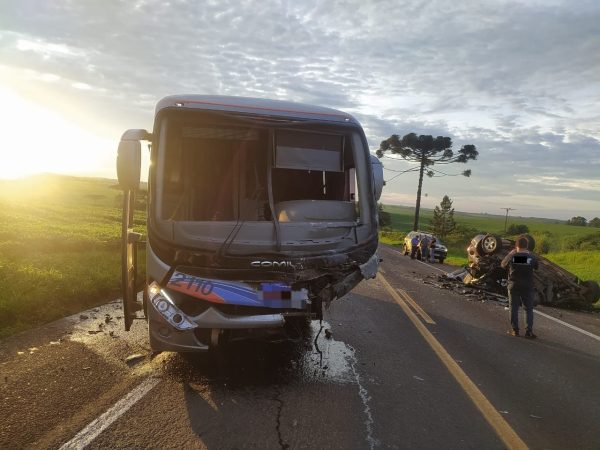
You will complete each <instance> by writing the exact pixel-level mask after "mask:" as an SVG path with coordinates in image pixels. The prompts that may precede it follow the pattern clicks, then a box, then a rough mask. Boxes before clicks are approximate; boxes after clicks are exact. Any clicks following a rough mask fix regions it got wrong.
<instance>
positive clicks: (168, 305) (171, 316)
mask: <svg viewBox="0 0 600 450" xmlns="http://www.w3.org/2000/svg"><path fill="white" fill-rule="evenodd" d="M148 298H149V299H150V303H152V306H154V309H155V310H156V311H157V312H158V313H159V314H160V315H161V316H162V317H163V318H164V319H165V320H166V321H167V322H169V324H170V325H171V326H173V327H174V328H176V329H177V330H181V331H185V330H192V329H194V328H197V327H198V325H196V324H195V323H194V322H192V320H191V319H190V318H189V317H188V316H186V315H185V313H184V312H183V311H181V310H180V309H179V308H178V307H177V306H175V302H173V300H171V298H170V297H169V294H167V293H166V292H165V291H163V290H162V289H161V287H160V286H159V285H158V283H157V282H156V281H154V282H153V283H152V284H150V286H148Z"/></svg>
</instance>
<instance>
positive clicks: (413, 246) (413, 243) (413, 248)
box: [410, 234, 421, 259]
mask: <svg viewBox="0 0 600 450" xmlns="http://www.w3.org/2000/svg"><path fill="white" fill-rule="evenodd" d="M420 240H421V239H420V237H419V235H418V234H415V235H414V236H413V238H412V239H411V240H410V259H415V255H416V253H417V250H418V249H419V241H420Z"/></svg>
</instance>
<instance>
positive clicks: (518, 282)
mask: <svg viewBox="0 0 600 450" xmlns="http://www.w3.org/2000/svg"><path fill="white" fill-rule="evenodd" d="M527 244H528V242H527V238H525V237H524V236H521V237H519V238H518V239H517V242H516V246H515V249H514V250H512V251H511V252H510V253H509V254H508V255H506V257H505V258H504V259H503V260H502V263H501V266H502V267H503V268H505V269H506V268H507V269H508V302H509V304H510V325H511V327H512V329H510V330H508V334H510V335H511V336H518V335H519V306H521V303H522V304H523V306H524V307H525V311H526V313H527V330H526V331H525V337H526V338H530V339H535V338H536V337H537V336H536V335H535V334H533V271H534V270H537V268H538V260H537V258H536V256H535V255H534V254H533V253H531V252H530V251H529V250H528V249H527Z"/></svg>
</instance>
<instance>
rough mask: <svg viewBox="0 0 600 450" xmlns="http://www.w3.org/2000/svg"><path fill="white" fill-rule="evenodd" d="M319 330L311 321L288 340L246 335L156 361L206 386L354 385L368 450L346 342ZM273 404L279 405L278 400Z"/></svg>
mask: <svg viewBox="0 0 600 450" xmlns="http://www.w3.org/2000/svg"><path fill="white" fill-rule="evenodd" d="M325 330H330V326H329V324H328V323H327V322H318V321H312V322H311V323H310V324H307V326H305V327H302V328H301V329H300V330H296V331H299V334H298V335H297V336H295V337H294V338H290V337H288V338H284V339H279V340H276V341H275V342H264V341H260V340H248V339H246V340H240V341H237V342H230V343H228V344H226V345H224V346H223V347H221V348H220V349H219V351H218V352H216V353H214V354H189V355H185V354H179V355H171V356H170V357H164V358H157V360H160V364H161V366H162V372H163V376H165V377H166V378H171V379H173V380H175V381H177V382H181V383H184V384H187V385H204V386H206V387H207V388H208V389H211V388H219V387H222V388H226V389H227V390H235V389H239V390H247V389H252V388H260V387H274V388H275V390H276V393H278V395H279V394H280V389H281V388H282V387H283V386H288V385H292V386H293V385H295V384H307V383H336V384H348V385H356V386H357V387H358V396H359V398H360V400H361V403H362V414H363V418H364V425H365V430H366V437H365V440H366V442H367V444H368V447H369V448H371V449H372V448H375V447H377V446H378V444H379V442H378V440H377V439H376V438H375V437H374V435H373V424H374V421H373V415H372V412H371V407H370V404H369V402H370V400H371V397H370V395H369V393H368V391H367V389H366V387H365V385H364V383H363V380H362V377H361V376H360V373H359V370H358V367H359V363H358V359H357V356H356V353H355V351H354V349H353V348H352V347H351V346H350V345H348V344H346V343H344V342H342V341H337V340H335V338H334V335H333V334H331V333H328V335H329V337H327V336H326V333H325ZM278 398H279V397H277V399H278ZM278 401H279V400H278ZM279 402H280V401H279ZM278 407H279V408H281V407H282V405H281V404H279V403H278Z"/></svg>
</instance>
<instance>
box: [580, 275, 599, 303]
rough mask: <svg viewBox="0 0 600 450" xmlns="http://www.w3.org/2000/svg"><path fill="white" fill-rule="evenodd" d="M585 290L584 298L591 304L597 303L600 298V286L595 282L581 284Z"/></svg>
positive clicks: (589, 281)
mask: <svg viewBox="0 0 600 450" xmlns="http://www.w3.org/2000/svg"><path fill="white" fill-rule="evenodd" d="M581 285H582V286H583V287H584V288H585V291H584V294H583V296H584V297H585V299H586V300H587V301H588V302H589V303H595V302H596V301H597V300H598V298H600V286H598V283H596V282H595V281H594V280H588V281H584V282H583V283H581Z"/></svg>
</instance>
